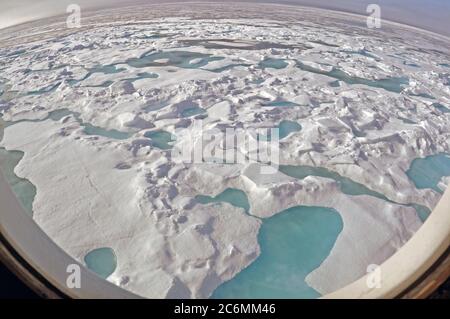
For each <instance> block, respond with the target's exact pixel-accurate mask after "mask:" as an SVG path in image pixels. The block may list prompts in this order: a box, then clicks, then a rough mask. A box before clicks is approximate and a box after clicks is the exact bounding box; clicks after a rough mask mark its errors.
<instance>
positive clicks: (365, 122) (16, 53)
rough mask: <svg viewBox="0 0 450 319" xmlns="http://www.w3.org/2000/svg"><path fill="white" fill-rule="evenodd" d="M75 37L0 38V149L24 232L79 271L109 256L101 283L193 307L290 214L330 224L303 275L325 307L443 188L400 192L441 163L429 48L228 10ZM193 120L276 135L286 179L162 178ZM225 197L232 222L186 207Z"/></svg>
mask: <svg viewBox="0 0 450 319" xmlns="http://www.w3.org/2000/svg"><path fill="white" fill-rule="evenodd" d="M269 13H270V14H269ZM82 23H83V27H82V28H80V29H66V28H65V25H64V23H61V21H58V19H53V20H46V21H39V22H33V23H30V24H27V25H21V26H18V27H15V28H11V29H6V30H1V31H0V94H1V95H0V112H1V113H2V119H3V121H5V123H6V124H7V127H6V128H5V129H4V132H3V139H2V141H1V142H0V147H3V148H5V149H6V150H8V151H12V150H14V151H21V152H23V153H24V156H23V158H22V160H21V161H20V162H19V164H18V165H17V166H16V168H15V174H16V175H17V176H19V177H20V178H23V179H26V180H28V181H30V182H31V183H32V184H33V185H34V186H35V187H36V190H37V191H36V196H35V198H34V201H33V204H32V205H33V206H32V207H33V218H34V220H35V221H36V223H37V224H38V225H39V226H40V227H41V228H42V229H43V230H44V231H45V232H46V233H47V234H48V235H49V236H50V237H51V238H52V239H53V240H54V241H55V242H56V243H57V244H58V245H59V246H61V247H62V248H63V249H64V250H65V251H66V252H67V253H68V254H70V255H71V256H73V257H74V258H76V259H77V260H80V261H82V262H83V261H85V256H86V255H88V254H89V252H92V251H93V250H95V249H100V248H102V247H108V248H111V249H112V250H111V251H113V252H114V256H113V257H114V260H115V262H117V267H116V268H115V270H114V272H113V273H112V274H111V275H110V276H109V277H108V280H110V281H111V282H113V283H115V284H117V285H119V286H121V287H123V288H125V289H128V290H130V291H132V292H135V293H137V294H140V295H143V296H146V297H153V298H198V297H209V296H211V295H212V293H213V292H214V290H215V289H216V288H217V287H218V286H220V285H221V284H222V283H224V282H226V281H228V280H230V279H232V278H234V277H235V276H236V275H237V274H238V273H239V272H241V271H242V270H243V269H244V268H246V267H248V266H249V265H251V264H252V262H254V261H255V259H256V258H257V257H258V255H259V254H260V248H259V244H258V231H259V229H260V226H261V224H262V223H264V219H266V218H269V217H271V216H273V215H275V214H277V213H279V212H281V211H283V210H286V209H288V208H290V207H294V206H300V205H302V206H320V207H329V208H333V209H335V210H336V211H337V212H338V213H339V214H340V216H341V218H342V221H343V229H342V231H341V232H340V234H339V235H338V237H337V239H336V242H335V244H334V246H333V248H332V249H331V252H330V253H329V255H328V256H324V260H323V262H322V263H321V264H320V265H319V266H318V267H317V268H316V269H314V270H313V271H312V272H310V273H309V274H308V276H307V277H306V282H307V284H308V285H309V286H310V287H312V288H313V289H314V290H315V291H317V292H318V293H320V294H325V293H328V292H331V291H334V290H336V289H338V288H340V287H342V286H344V285H346V284H348V283H350V282H352V281H354V280H356V279H358V278H359V277H361V276H362V275H364V274H365V273H366V269H367V266H368V265H370V264H380V263H382V262H383V261H384V260H386V259H387V258H388V257H389V256H391V255H392V254H393V253H394V252H395V251H397V250H398V249H399V248H400V247H401V246H402V245H403V244H404V243H405V242H406V241H407V240H408V239H409V238H410V237H411V236H412V235H413V234H414V232H415V231H416V230H417V229H418V228H419V227H420V226H421V224H422V221H421V219H420V218H419V214H418V212H417V211H416V209H415V207H416V208H417V207H421V208H422V209H425V210H427V209H428V210H431V209H433V208H434V206H435V205H436V203H437V201H438V200H439V198H440V196H441V192H439V191H438V190H440V189H445V184H446V183H447V182H448V178H445V177H442V179H438V183H439V185H434V186H435V187H433V188H416V185H415V184H414V182H413V181H412V180H411V179H410V178H409V177H408V175H407V172H408V169H409V168H410V166H411V163H412V162H413V160H414V159H417V158H424V157H427V156H431V155H437V154H449V153H450V138H449V137H450V113H449V112H448V110H449V109H450V74H449V72H450V69H449V68H448V61H449V60H450V59H449V57H450V43H449V41H448V39H446V38H443V37H441V36H438V35H433V34H431V33H427V32H421V31H419V30H417V29H412V28H407V27H402V26H399V25H394V24H389V23H384V24H383V27H382V28H381V29H377V30H374V29H368V28H366V26H365V20H364V19H362V18H358V17H356V16H352V15H345V14H339V13H333V12H330V11H324V10H316V9H306V8H300V7H297V8H293V7H286V6H269V5H258V6H254V5H245V4H241V5H237V4H225V5H221V4H215V5H206V4H196V5H190V6H189V8H187V6H184V7H183V8H181V7H180V6H178V5H158V6H151V7H148V8H144V9H143V8H126V9H116V10H114V11H102V12H97V13H93V14H90V15H87V16H85V17H83V21H82ZM57 110H62V111H60V112H62V113H58V114H61V116H49V114H50V115H52V114H53V115H54V114H55V113H54V111H57ZM51 112H53V113H51ZM200 120H201V121H202V123H203V124H202V125H203V126H204V128H208V129H213V128H218V129H220V130H224V129H225V128H226V127H241V128H254V127H278V126H279V125H280V124H281V123H282V122H283V121H290V122H289V123H291V124H290V126H289V127H290V128H289V129H288V131H287V133H286V136H284V138H283V139H282V140H281V146H280V147H281V149H280V156H281V164H282V165H285V166H283V167H291V171H292V170H293V171H294V173H292V174H284V173H283V172H282V171H285V170H283V169H282V168H283V167H281V168H280V171H279V172H277V173H276V174H273V175H260V174H259V173H258V172H259V170H258V167H257V165H254V164H253V165H242V164H180V163H175V162H174V161H172V160H171V152H170V148H171V147H172V146H173V144H171V142H170V141H169V140H168V139H167V136H170V135H169V134H168V133H174V132H175V130H176V129H177V128H186V129H188V130H191V131H192V133H193V134H194V135H195V134H196V133H197V132H196V131H195V130H197V129H198V125H196V123H198V122H199V121H200ZM284 123H285V124H286V123H287V122H284ZM292 123H293V124H292ZM295 123H297V124H298V125H295ZM292 127H294V129H293V128H292ZM185 138H186V136H184V135H182V136H177V140H176V141H174V142H173V143H175V144H177V143H179V144H183V143H185V142H186V140H185ZM296 166H297V168H295V167H296ZM292 167H294V168H292ZM314 168H319V169H320V171H317V172H316V171H315V170H314ZM305 169H306V170H307V172H309V173H308V174H306V175H308V176H300V177H299V175H301V172H300V173H299V171H302V170H305ZM312 172H316V173H312ZM289 175H290V176H289ZM348 179H350V180H351V181H350V182H348ZM343 180H344V181H347V184H345V182H342V181H343ZM348 183H350V184H348ZM344 184H345V185H350V186H349V187H347V188H346V187H345V185H344ZM355 185H357V186H355ZM352 187H356V188H358V189H359V191H358V190H355V189H354V188H352ZM227 189H237V190H240V191H242V192H244V193H245V194H246V196H247V198H248V204H249V206H250V208H249V211H248V213H247V212H246V210H245V209H243V208H242V207H239V206H236V205H235V206H233V205H231V204H229V203H221V204H217V203H203V204H202V203H200V202H199V201H198V200H196V198H197V196H199V195H202V196H211V197H214V196H217V195H219V194H221V193H222V192H224V191H225V190H227ZM240 194H241V193H240ZM113 257H111V256H110V257H108V258H110V259H112V258H113ZM236 297H239V295H238V296H236Z"/></svg>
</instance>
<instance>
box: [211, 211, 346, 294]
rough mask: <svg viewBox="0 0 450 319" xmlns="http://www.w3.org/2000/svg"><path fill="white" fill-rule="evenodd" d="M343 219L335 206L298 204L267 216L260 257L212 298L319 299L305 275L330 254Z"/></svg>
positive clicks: (262, 229) (264, 222)
mask: <svg viewBox="0 0 450 319" xmlns="http://www.w3.org/2000/svg"><path fill="white" fill-rule="evenodd" d="M342 228H343V222H342V219H341V217H340V215H339V213H338V212H337V211H336V210H334V209H331V208H324V207H306V206H296V207H292V208H289V209H286V210H284V211H282V212H280V213H278V214H276V215H274V216H273V217H270V218H267V219H263V223H262V225H261V229H260V231H259V234H258V242H259V245H260V247H261V254H260V256H259V257H258V258H257V259H256V260H255V261H254V262H253V263H252V264H250V265H249V266H248V267H247V268H245V269H244V270H243V271H241V272H240V273H239V274H237V275H236V276H235V277H234V278H232V279H231V280H230V281H228V282H225V283H223V284H222V285H221V286H219V287H218V288H217V289H216V290H215V291H214V293H213V295H212V298H246V299H248V298H317V297H320V294H319V293H318V292H317V291H315V290H314V289H313V288H311V287H309V286H308V285H307V284H306V282H305V277H306V276H307V275H308V274H309V273H310V272H312V271H313V270H314V269H316V268H317V267H319V266H320V264H321V263H322V262H323V261H324V259H325V258H326V257H327V256H328V255H329V253H330V251H331V249H332V248H333V246H334V243H335V241H336V238H337V236H338V235H339V233H340V232H341V231H342Z"/></svg>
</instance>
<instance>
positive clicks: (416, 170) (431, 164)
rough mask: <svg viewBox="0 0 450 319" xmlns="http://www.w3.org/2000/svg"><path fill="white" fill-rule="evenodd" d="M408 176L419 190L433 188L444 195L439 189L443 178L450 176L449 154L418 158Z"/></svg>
mask: <svg viewBox="0 0 450 319" xmlns="http://www.w3.org/2000/svg"><path fill="white" fill-rule="evenodd" d="M406 175H408V177H409V178H410V179H411V180H412V181H413V183H414V184H415V186H416V187H417V188H418V189H425V188H431V189H433V190H435V191H436V192H439V193H443V191H442V189H440V188H439V187H438V184H439V182H440V181H441V179H442V177H445V176H450V156H449V155H447V154H438V155H432V156H428V157H425V158H417V159H415V160H414V161H413V162H412V163H411V167H410V168H409V170H408V171H407V172H406Z"/></svg>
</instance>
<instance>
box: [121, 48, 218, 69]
mask: <svg viewBox="0 0 450 319" xmlns="http://www.w3.org/2000/svg"><path fill="white" fill-rule="evenodd" d="M223 59H224V58H223V57H215V56H212V55H211V54H204V53H198V52H190V51H165V52H163V51H151V52H147V53H146V54H144V55H142V56H141V57H139V58H133V59H129V60H127V62H126V63H127V64H128V65H129V66H131V67H134V68H145V67H150V66H152V67H158V66H164V67H167V66H175V67H179V68H184V69H198V68H201V67H203V66H205V65H207V64H208V63H210V62H212V61H219V60H223Z"/></svg>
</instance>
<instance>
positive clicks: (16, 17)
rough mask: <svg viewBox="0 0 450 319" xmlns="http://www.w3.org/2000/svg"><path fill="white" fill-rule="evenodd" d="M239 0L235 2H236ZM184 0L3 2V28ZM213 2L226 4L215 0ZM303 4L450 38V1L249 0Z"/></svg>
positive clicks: (0, 8)
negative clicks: (373, 8) (375, 15)
mask: <svg viewBox="0 0 450 319" xmlns="http://www.w3.org/2000/svg"><path fill="white" fill-rule="evenodd" d="M236 1H238V0H235V2H236ZM158 2H188V1H183V0H178V1H177V0H12V1H11V0H0V28H5V27H8V26H11V25H14V24H18V23H23V22H27V21H30V20H36V19H40V18H45V17H49V16H54V15H59V14H64V13H65V12H66V8H67V5H69V4H72V3H76V4H78V5H80V7H81V9H82V10H83V9H92V8H95V7H110V6H121V5H133V4H142V3H158ZM211 2H226V0H212V1H211ZM247 2H265V3H267V2H271V3H280V4H299V5H307V6H315V7H319V8H328V9H336V10H341V11H348V12H353V13H360V14H366V8H367V5H368V4H371V3H375V4H379V5H380V7H381V17H382V18H384V19H387V20H392V21H396V22H401V23H405V24H409V25H413V26H416V27H419V28H423V29H426V30H430V31H434V32H437V33H441V34H445V35H447V36H450V0H261V1H258V0H254V1H252V0H247Z"/></svg>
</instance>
